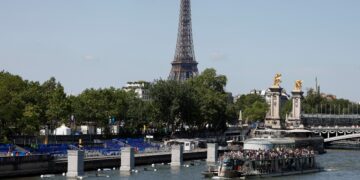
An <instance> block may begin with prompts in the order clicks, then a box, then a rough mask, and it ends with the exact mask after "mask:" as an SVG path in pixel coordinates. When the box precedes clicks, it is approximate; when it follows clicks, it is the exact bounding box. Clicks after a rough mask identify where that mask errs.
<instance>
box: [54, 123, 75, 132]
mask: <svg viewBox="0 0 360 180" xmlns="http://www.w3.org/2000/svg"><path fill="white" fill-rule="evenodd" d="M55 135H71V129H70V128H68V127H66V126H65V124H62V125H61V126H60V127H58V128H56V129H55Z"/></svg>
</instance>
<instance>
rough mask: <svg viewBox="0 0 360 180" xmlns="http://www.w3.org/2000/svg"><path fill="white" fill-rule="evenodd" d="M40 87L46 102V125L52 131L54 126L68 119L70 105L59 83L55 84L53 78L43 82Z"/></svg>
mask: <svg viewBox="0 0 360 180" xmlns="http://www.w3.org/2000/svg"><path fill="white" fill-rule="evenodd" d="M41 87H42V91H43V93H44V96H45V102H46V110H45V116H46V119H47V124H49V125H50V126H51V128H52V129H54V128H55V126H57V125H59V124H60V123H65V122H66V121H67V120H68V119H69V117H70V116H69V110H70V104H69V102H68V99H67V97H66V94H65V92H64V87H63V86H62V85H61V83H60V82H56V79H55V78H54V77H51V78H50V79H49V80H47V81H45V82H44V83H43V84H42V85H41Z"/></svg>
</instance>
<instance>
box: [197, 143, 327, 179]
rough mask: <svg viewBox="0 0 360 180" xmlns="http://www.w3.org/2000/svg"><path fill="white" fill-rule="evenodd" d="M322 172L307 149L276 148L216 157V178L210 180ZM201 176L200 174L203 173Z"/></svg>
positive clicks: (243, 151) (234, 152)
mask: <svg viewBox="0 0 360 180" xmlns="http://www.w3.org/2000/svg"><path fill="white" fill-rule="evenodd" d="M320 171H322V168H320V167H318V166H317V164H316V161H315V153H314V151H313V150H310V149H306V148H303V149H297V148H296V149H295V148H277V149H272V150H241V151H232V152H228V153H224V155H223V156H221V157H220V164H219V165H218V170H217V175H216V176H213V178H215V179H217V178H225V179H226V178H243V179H246V178H253V177H276V176H288V175H297V174H306V173H315V172H320ZM203 174H204V173H203Z"/></svg>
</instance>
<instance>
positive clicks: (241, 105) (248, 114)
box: [235, 94, 269, 121]
mask: <svg viewBox="0 0 360 180" xmlns="http://www.w3.org/2000/svg"><path fill="white" fill-rule="evenodd" d="M235 107H236V110H237V112H239V111H240V110H241V111H243V112H244V114H243V118H244V119H246V120H249V121H256V120H264V119H265V116H266V112H267V111H268V108H269V105H268V104H267V103H266V101H265V99H264V98H263V97H262V96H260V95H258V94H247V95H242V96H240V98H239V99H238V100H237V101H236V102H235Z"/></svg>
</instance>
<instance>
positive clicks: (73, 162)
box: [66, 150, 85, 177]
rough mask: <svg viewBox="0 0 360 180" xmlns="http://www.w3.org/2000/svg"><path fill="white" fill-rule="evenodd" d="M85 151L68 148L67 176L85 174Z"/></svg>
mask: <svg viewBox="0 0 360 180" xmlns="http://www.w3.org/2000/svg"><path fill="white" fill-rule="evenodd" d="M84 155H85V153H84V151H80V150H68V166H67V173H66V175H67V177H78V176H83V175H84Z"/></svg>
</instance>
